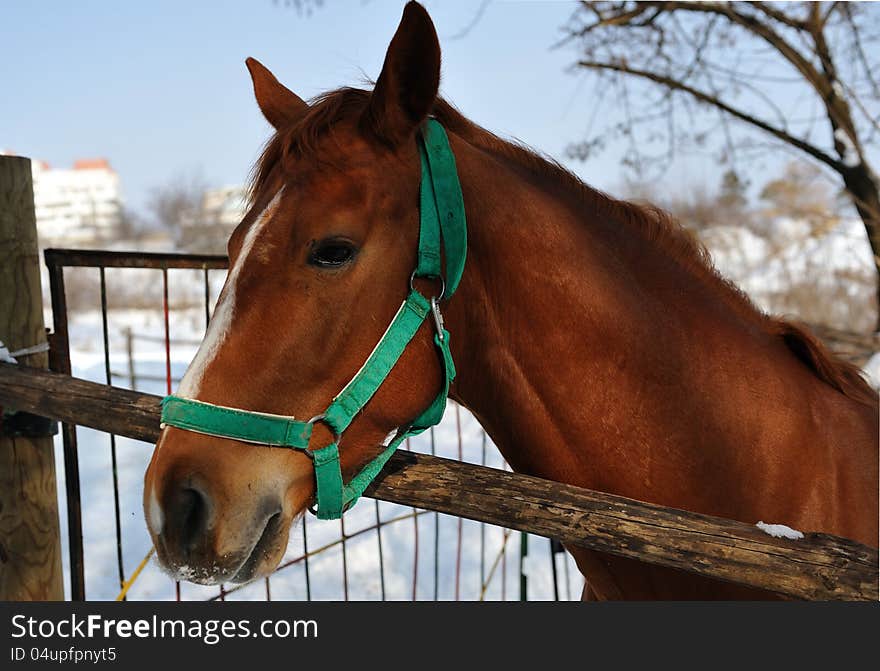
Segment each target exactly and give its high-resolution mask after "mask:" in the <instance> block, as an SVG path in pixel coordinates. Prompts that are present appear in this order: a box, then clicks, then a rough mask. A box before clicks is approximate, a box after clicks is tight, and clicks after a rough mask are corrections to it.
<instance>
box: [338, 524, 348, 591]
mask: <svg viewBox="0 0 880 671" xmlns="http://www.w3.org/2000/svg"><path fill="white" fill-rule="evenodd" d="M339 528H340V529H341V531H342V593H343V598H344V600H345V601H348V554H347V553H346V551H345V541H346V539H347V538H348V536H346V535H345V518H344V517H340V518H339Z"/></svg>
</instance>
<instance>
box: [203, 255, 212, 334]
mask: <svg viewBox="0 0 880 671" xmlns="http://www.w3.org/2000/svg"><path fill="white" fill-rule="evenodd" d="M202 272H203V273H204V278H205V331H207V330H208V324H210V323H211V284H210V283H209V282H208V266H204V267H203V268H202Z"/></svg>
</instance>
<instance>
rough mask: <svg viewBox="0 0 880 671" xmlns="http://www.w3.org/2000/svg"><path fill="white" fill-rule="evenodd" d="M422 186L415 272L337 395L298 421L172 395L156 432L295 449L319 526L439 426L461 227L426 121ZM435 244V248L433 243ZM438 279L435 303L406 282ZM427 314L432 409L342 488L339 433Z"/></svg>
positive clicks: (443, 151) (435, 127)
mask: <svg viewBox="0 0 880 671" xmlns="http://www.w3.org/2000/svg"><path fill="white" fill-rule="evenodd" d="M418 145H419V154H420V156H421V166H422V180H421V190H420V203H419V211H420V221H421V223H420V229H419V254H418V265H417V266H416V269H415V270H414V271H413V273H412V276H411V278H410V292H409V295H408V296H407V297H406V300H405V301H404V302H403V304H402V305H401V306H400V309H399V310H398V311H397V314H396V315H395V316H394V319H393V320H392V321H391V324H390V325H389V326H388V329H387V330H386V331H385V334H384V335H383V336H382V338H381V339H380V340H379V342H378V344H377V345H376V347H375V349H374V350H373V352H372V353H371V354H370V356H369V357H368V358H367V361H366V363H364V365H363V367H362V368H361V369H360V370H359V371H358V372H357V373H356V374H355V376H354V377H353V378H352V379H351V381H350V382H349V383H348V384H347V385H345V388H344V389H343V390H342V391H341V392H339V394H337V396H336V397H335V398H334V399H333V401H332V402H331V403H330V405H329V406H328V408H327V409H326V410H325V411H324V413H323V414H320V415H318V416H316V417H313V418H312V419H310V420H309V421H307V422H302V421H299V420H296V419H294V418H293V417H287V416H283V415H271V414H266V413H260V412H252V411H249V410H240V409H238V408H227V407H224V406H219V405H213V404H211V403H205V402H203V401H196V400H193V399H188V398H181V397H179V396H166V397H165V398H164V399H163V400H162V426H163V427H165V426H173V427H176V428H179V429H185V430H187V431H193V432H195V433H204V434H207V435H210V436H220V437H223V438H232V439H234V440H239V441H242V442H246V443H255V444H258V445H269V446H275V447H288V448H293V449H297V450H302V451H303V453H305V454H306V455H308V456H309V457H311V459H312V461H313V462H314V467H315V482H316V485H317V496H316V504H317V512H316V513H315V514H316V515H317V516H318V517H319V518H321V519H336V518H339V517H341V516H342V513H343V512H344V511H345V510H347V509H348V508H350V507H351V506H352V505H354V503H355V502H356V501H357V500H358V498H359V497H360V496H361V494H363V492H364V489H366V488H367V485H369V484H370V483H371V482H372V481H373V479H374V478H375V477H376V476H377V475H378V474H379V471H381V470H382V467H383V466H384V465H385V463H386V462H387V461H388V459H389V458H390V457H391V455H392V454H393V453H394V451H395V450H396V449H397V447H398V445H400V444H401V443H402V442H403V441H404V440H406V439H407V438H408V437H410V436H414V435H416V434H418V433H421V432H422V431H424V430H425V429H428V428H429V427H432V426H434V425H435V424H437V423H439V422H440V420H441V418H442V417H443V411H444V409H445V408H446V397H447V394H448V393H449V384H450V383H451V382H452V380H453V379H454V378H455V366H454V365H453V363H452V352H451V351H450V350H449V332H448V331H446V329H445V328H443V317H442V316H441V314H440V308H439V305H438V303H439V300H440V299H442V298H444V297H445V298H446V299H449V298H450V297H451V296H452V294H454V293H455V290H456V288H458V283H459V281H460V280H461V275H462V272H463V271H464V263H465V257H466V255H467V224H466V221H465V214H464V201H463V199H462V195H461V185H460V184H459V181H458V173H457V171H456V169H455V158H454V156H453V154H452V150H451V149H450V147H449V140H448V138H447V137H446V132H445V131H444V130H443V126H441V125H440V124H439V123H438V122H437V121H436V120H434V119H429V120H428V121H427V122H426V123H425V125H424V127H423V128H422V132H421V134H420V137H419V138H418ZM441 240H442V242H441ZM441 246H442V248H443V251H444V252H445V254H444V255H445V261H446V268H445V271H446V272H445V273H444V272H443V271H442V269H441ZM417 277H419V278H427V279H433V280H440V282H441V283H443V284H444V287H445V288H444V289H443V290H441V292H440V296H439V297H434V298H431V299H430V300H429V299H427V298H425V297H424V296H423V295H422V294H421V293H419V291H418V290H417V289H416V288H415V286H414V285H413V279H414V278H417ZM429 315H433V321H434V326H435V329H436V333H435V335H434V344H435V345H436V346H437V348H438V350H439V351H440V357H441V360H442V364H443V387H442V389H441V390H440V393H439V394H438V395H437V397H436V398H435V399H434V402H433V403H431V405H430V406H428V408H427V409H426V410H425V411H424V412H423V413H422V414H421V415H419V416H418V417H417V418H416V419H415V420H413V422H412V423H411V424H410V425H409V426H408V427H407V428H406V429H398V431H397V434H396V435H395V436H394V438H393V439H392V440H391V442H390V443H389V444H388V446H387V447H386V449H385V450H384V451H383V452H382V453H381V454H379V456H377V457H376V458H375V459H373V460H372V461H371V462H369V463H368V464H367V465H366V466H364V468H363V469H362V470H361V471H360V472H359V473H358V474H357V475H356V476H355V477H354V478H352V480H351V482H349V483H348V484H345V483H343V481H342V471H341V469H340V466H339V440H340V438H341V437H342V434H343V433H344V432H345V430H346V429H347V428H348V426H349V425H350V424H351V422H352V421H353V420H354V418H355V417H356V416H357V414H358V413H359V412H360V411H361V410H362V409H363V408H364V406H365V405H366V404H367V402H368V401H369V400H370V398H372V396H373V394H375V393H376V390H378V389H379V387H380V386H381V385H382V383H383V382H384V381H385V378H387V377H388V374H389V373H390V372H391V369H392V368H393V367H394V365H395V364H396V363H397V360H398V359H399V358H400V355H401V354H403V351H404V349H405V348H406V346H407V345H408V344H409V342H410V341H411V340H412V338H413V337H414V336H415V334H416V332H417V331H418V330H419V327H421V325H422V323H423V322H424V321H425V320H426V319H427V318H428V316H429ZM317 422H323V423H324V424H325V425H326V426H327V427H328V428H329V429H330V430H331V431H332V432H333V435H334V441H333V442H332V443H331V444H330V445H327V446H326V447H322V448H320V449H317V450H309V440H310V438H311V435H312V429H313V427H314V425H315V424H316V423H317Z"/></svg>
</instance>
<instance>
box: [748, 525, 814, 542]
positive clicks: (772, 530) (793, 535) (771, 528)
mask: <svg viewBox="0 0 880 671" xmlns="http://www.w3.org/2000/svg"><path fill="white" fill-rule="evenodd" d="M755 526H756V527H758V528H759V529H760V530H761V531H763V532H764V533H765V534H769V535H770V536H773V538H788V539H790V540H793V541H797V540H801V539H802V538H803V537H804V534H803V533H802V532H800V531H797V530H796V529H792V528H791V527H787V526H785V525H784V524H767V523H765V522H758V523H757V524H756V525H755Z"/></svg>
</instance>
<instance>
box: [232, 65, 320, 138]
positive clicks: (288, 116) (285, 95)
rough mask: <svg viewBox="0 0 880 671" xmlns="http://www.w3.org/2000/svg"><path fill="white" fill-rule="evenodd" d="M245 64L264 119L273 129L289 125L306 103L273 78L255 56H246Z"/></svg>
mask: <svg viewBox="0 0 880 671" xmlns="http://www.w3.org/2000/svg"><path fill="white" fill-rule="evenodd" d="M245 64H246V65H247V68H248V70H249V71H250V73H251V79H252V80H253V83H254V95H255V96H256V98H257V105H259V106H260V110H261V111H262V112H263V116H264V117H266V121H268V122H269V123H270V124H272V125H273V126H274V127H275V130H278V129H279V128H281V127H283V126H289V125H290V124H291V123H292V122H293V121H295V120H296V119H297V118H298V117H299V116H300V115H301V114H302V113H303V112H304V111H305V110H306V108H307V107H308V104H307V103H306V102H305V101H304V100H303V99H302V98H300V97H299V96H298V95H296V94H295V93H294V92H293V91H291V90H290V89H288V88H287V87H286V86H284V84H282V83H281V82H279V81H278V80H277V79H275V75H273V74H272V73H271V72H269V70H268V69H267V68H266V66H265V65H263V64H262V63H260V61H258V60H257V59H256V58H248V59H247V60H246V61H245Z"/></svg>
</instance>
